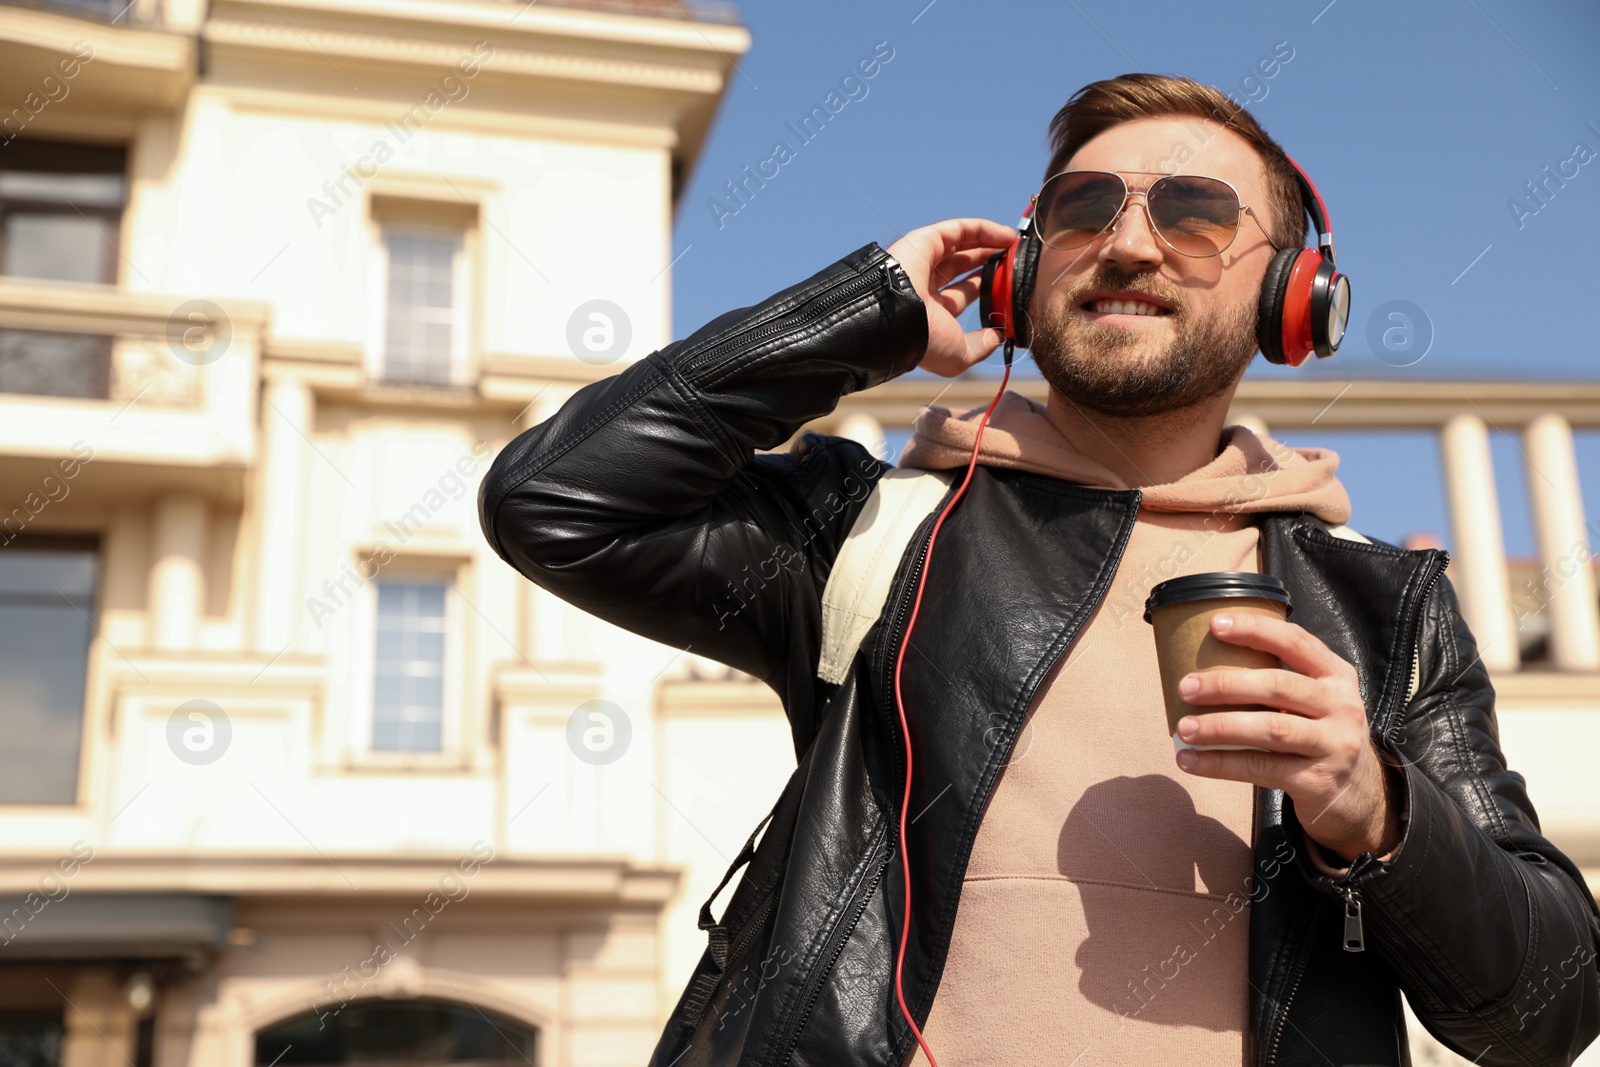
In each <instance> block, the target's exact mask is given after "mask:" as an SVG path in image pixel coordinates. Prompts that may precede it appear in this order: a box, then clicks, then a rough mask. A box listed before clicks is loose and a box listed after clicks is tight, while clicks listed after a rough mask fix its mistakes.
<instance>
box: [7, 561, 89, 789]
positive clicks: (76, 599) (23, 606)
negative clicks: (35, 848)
mask: <svg viewBox="0 0 1600 1067" xmlns="http://www.w3.org/2000/svg"><path fill="white" fill-rule="evenodd" d="M99 569H100V560H99V554H98V552H97V551H96V550H95V548H93V547H92V546H89V545H85V544H75V543H73V542H55V543H52V542H43V541H38V542H29V541H20V540H19V541H16V542H9V543H6V544H4V545H3V546H0V678H4V679H5V680H6V684H5V685H4V686H0V803H3V804H72V803H74V802H75V801H76V800H77V795H78V747H79V744H80V743H81V739H82V733H83V697H84V689H85V682H86V678H87V675H88V665H89V641H90V638H91V637H92V635H93V628H94V627H93V623H92V622H91V621H90V620H91V619H93V618H94V612H95V587H96V584H97V581H98V576H99Z"/></svg>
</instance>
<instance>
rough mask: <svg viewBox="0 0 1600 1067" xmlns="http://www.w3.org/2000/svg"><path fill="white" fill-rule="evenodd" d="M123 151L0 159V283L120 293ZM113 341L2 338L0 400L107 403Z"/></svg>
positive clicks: (24, 147)
mask: <svg viewBox="0 0 1600 1067" xmlns="http://www.w3.org/2000/svg"><path fill="white" fill-rule="evenodd" d="M125 166H126V159H125V154H124V152H123V150H122V149H120V148H103V147H99V146H95V145H76V144H56V143H53V142H50V141H27V140H18V141H13V142H10V143H8V144H7V145H6V146H5V151H4V152H0V274H8V275H13V276H17V277H24V278H45V279H50V280H53V281H64V282H90V283H104V284H109V283H113V282H115V281H116V279H117V242H118V241H119V240H121V231H122V205H123V200H124V198H125V195H126V189H125V186H126V179H125V177H124V169H125ZM110 384H111V338H110V337H107V336H104V335H100V334H87V333H51V332H46V331H41V330H0V392H6V393H33V394H36V395H41V396H83V397H100V398H104V397H106V396H108V395H110Z"/></svg>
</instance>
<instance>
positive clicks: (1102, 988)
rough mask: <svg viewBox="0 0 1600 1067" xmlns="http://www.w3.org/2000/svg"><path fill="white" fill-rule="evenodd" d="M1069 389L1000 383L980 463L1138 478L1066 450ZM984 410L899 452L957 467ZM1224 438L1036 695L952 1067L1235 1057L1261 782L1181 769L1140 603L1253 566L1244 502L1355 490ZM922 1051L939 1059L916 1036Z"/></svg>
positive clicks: (968, 945)
mask: <svg viewBox="0 0 1600 1067" xmlns="http://www.w3.org/2000/svg"><path fill="white" fill-rule="evenodd" d="M1060 403H1061V401H1060V400H1059V399H1058V398H1057V397H1055V395H1054V394H1052V396H1051V400H1050V402H1049V403H1048V404H1046V405H1043V406H1041V405H1039V404H1036V403H1034V402H1033V401H1030V400H1028V399H1027V398H1025V397H1023V396H1021V395H1019V394H1015V393H1007V394H1005V396H1004V397H1002V399H1001V401H1000V403H999V404H998V405H997V406H996V408H995V412H994V415H993V417H992V418H991V419H990V422H989V426H988V428H987V429H986V430H985V431H984V435H983V451H982V453H981V454H980V462H982V463H985V464H988V465H993V466H1001V467H1014V468H1019V469H1022V470H1028V471H1033V472H1035V473H1039V474H1044V475H1048V476H1051V477H1056V478H1061V479H1063V480H1065V481H1070V482H1074V483H1077V484H1081V485H1091V486H1104V487H1107V488H1115V489H1126V488H1128V486H1126V485H1125V484H1123V483H1122V482H1121V481H1120V480H1119V479H1118V478H1117V476H1116V475H1115V474H1113V473H1112V472H1111V471H1109V470H1107V469H1106V468H1104V467H1103V466H1101V465H1100V464H1098V463H1096V462H1094V461H1093V460H1091V459H1089V458H1088V457H1086V456H1084V455H1082V454H1081V453H1079V452H1077V451H1076V450H1075V449H1073V447H1072V446H1071V444H1070V443H1069V442H1068V441H1067V439H1066V438H1065V437H1064V436H1063V435H1062V433H1061V431H1060V430H1059V429H1057V426H1058V424H1059V420H1060V410H1059V409H1058V408H1057V407H1056V406H1055V405H1057V404H1060ZM982 413H983V409H982V408H979V409H976V410H974V411H970V412H966V413H964V414H960V415H953V414H951V413H950V412H948V411H945V410H944V409H942V408H928V409H925V410H924V411H923V413H922V415H921V416H919V417H918V419H917V423H916V428H915V433H914V435H913V437H912V440H911V442H910V444H909V445H908V446H907V448H906V451H905V453H904V455H903V456H902V458H901V465H902V466H906V467H920V468H924V469H934V470H940V469H946V468H950V467H960V466H965V464H966V463H967V460H968V457H969V456H970V455H971V452H972V443H973V439H974V437H975V436H976V430H977V421H978V418H979V417H980V416H981V415H982ZM1220 445H1221V447H1220V450H1219V452H1218V454H1217V457H1216V458H1215V459H1214V460H1212V461H1211V462H1210V463H1208V464H1206V465H1205V466H1203V467H1201V468H1199V469H1198V470H1195V471H1192V472H1191V473H1189V474H1187V475H1185V476H1184V477H1182V478H1180V479H1178V480H1177V481H1176V482H1172V483H1170V484H1168V485H1158V486H1146V487H1143V489H1142V493H1143V497H1142V506H1141V507H1140V510H1139V514H1138V519H1137V521H1136V522H1135V524H1134V529H1133V531H1132V534H1131V535H1130V537H1129V540H1128V545H1127V548H1126V550H1125V551H1124V554H1123V557H1122V561H1121V563H1120V565H1119V567H1118V570H1117V574H1116V577H1115V578H1114V580H1113V582H1112V586H1111V589H1110V590H1109V592H1108V593H1107V596H1106V598H1105V599H1104V601H1102V603H1101V605H1100V607H1099V608H1098V609H1097V611H1096V612H1095V614H1094V615H1093V616H1092V617H1091V618H1090V620H1089V622H1088V624H1087V625H1086V626H1085V628H1084V630H1083V631H1082V632H1081V633H1080V634H1079V635H1078V637H1077V639H1076V640H1075V641H1074V642H1073V645H1072V647H1071V648H1070V649H1069V650H1068V653H1067V655H1066V656H1065V657H1063V658H1062V660H1061V661H1060V662H1059V663H1058V664H1057V666H1056V669H1055V670H1054V671H1053V672H1052V673H1051V674H1050V676H1049V677H1047V678H1046V679H1045V683H1044V684H1043V685H1042V686H1041V687H1040V689H1039V693H1038V695H1037V696H1036V697H1035V699H1034V702H1033V705H1032V706H1031V707H1030V708H1029V711H1028V716H1027V719H1026V720H1025V722H1024V725H1023V728H1022V732H1021V734H1020V735H1019V736H1018V738H1017V743H1016V746H1015V748H1014V750H1013V752H1012V757H1011V761H1010V763H1009V764H1008V765H1007V767H1006V768H1005V769H1004V770H1003V771H1002V772H1001V775H1000V779H999V781H998V782H997V783H996V786H995V790H994V793H993V795H992V797H991V799H990V801H989V807H988V809H987V810H986V811H985V813H984V818H983V821H982V823H981V824H980V826H979V829H978V834H977V838H976V840H975V842H974V844H973V849H972V856H971V860H970V862H969V864H968V866H967V871H966V880H965V882H964V884H963V888H962V895H961V903H960V907H959V909H958V912H957V915H956V922H955V929H954V931H953V933H952V937H951V943H950V951H949V954H948V957H947V960H946V964H945V970H944V977H943V979H942V981H941V984H940V986H939V991H938V994H937V996H936V998H935V1000H934V1003H933V1007H932V1010H931V1012H930V1014H929V1016H928V1020H927V1025H926V1026H925V1027H924V1036H925V1037H926V1039H927V1041H928V1043H929V1046H930V1047H931V1048H932V1049H933V1052H934V1055H935V1056H937V1057H938V1059H939V1063H940V1064H941V1067H969V1065H976V1064H1005V1065H1013V1064H1014V1065H1029V1067H1033V1065H1042V1064H1056V1065H1060V1067H1067V1065H1073V1067H1091V1065H1108V1067H1110V1065H1116V1067H1123V1065H1128V1064H1184V1065H1185V1067H1238V1065H1239V1064H1242V1063H1243V1062H1244V1055H1245V1033H1246V1030H1247V1027H1248V1025H1249V996H1248V991H1249V985H1248V965H1247V948H1248V939H1249V928H1250V902H1251V898H1252V894H1254V898H1255V899H1257V900H1260V899H1263V897H1262V894H1263V893H1266V892H1271V889H1272V884H1271V881H1270V879H1269V878H1267V877H1263V876H1262V875H1261V873H1258V874H1257V876H1256V877H1254V878H1253V877H1252V870H1251V862H1252V848H1253V845H1254V842H1253V841H1252V829H1253V825H1254V820H1253V817H1252V810H1251V809H1252V801H1253V794H1252V787H1251V786H1250V785H1249V784H1248V783H1244V782H1229V781H1221V780H1217V779H1210V778H1197V777H1194V776H1191V775H1188V774H1185V773H1184V772H1183V771H1181V770H1179V769H1178V767H1177V764H1176V762H1175V761H1174V757H1173V745H1172V740H1171V738H1170V736H1169V735H1168V733H1167V728H1166V720H1165V717H1164V712H1163V710H1162V701H1161V687H1160V679H1159V675H1158V672H1157V667H1156V655H1155V642H1154V639H1153V636H1152V633H1151V630H1150V626H1149V625H1148V624H1147V623H1146V622H1145V621H1144V618H1143V611H1144V599H1145V597H1146V595H1147V594H1148V593H1149V591H1150V587H1151V586H1153V585H1155V584H1156V583H1157V582H1160V581H1163V580H1165V579H1167V578H1171V577H1174V576H1176V575H1180V574H1195V573H1199V572H1202V571H1220V570H1227V571H1259V570H1260V566H1259V560H1258V556H1257V531H1256V528H1255V526H1254V524H1253V522H1252V520H1251V519H1250V518H1248V516H1249V515H1250V514H1254V513H1260V512H1267V511H1296V510H1304V511H1309V512H1312V513H1314V514H1316V515H1317V516H1318V517H1320V518H1322V519H1324V520H1326V521H1327V522H1330V523H1343V522H1345V521H1346V520H1347V519H1348V518H1349V517H1350V500H1349V497H1348V496H1347V495H1346V493H1345V490H1344V487H1343V486H1342V485H1340V484H1339V481H1338V480H1337V479H1336V478H1335V477H1334V472H1335V470H1336V469H1337V468H1338V465H1339V458H1338V456H1336V455H1335V454H1334V453H1332V452H1330V451H1328V450H1326V449H1315V448H1303V449H1290V448H1288V447H1286V446H1284V445H1281V444H1279V443H1277V442H1275V441H1272V440H1270V439H1265V438H1260V437H1257V436H1256V435H1255V434H1253V433H1251V432H1250V431H1249V430H1248V429H1246V428H1244V427H1242V426H1230V427H1228V428H1227V429H1225V430H1224V431H1223V435H1222V439H1221V442H1220ZM1062 536H1071V532H1070V531H1063V532H1062ZM1283 858H1284V859H1287V854H1286V856H1285V857H1283ZM910 1062H911V1063H913V1064H917V1065H922V1067H927V1062H928V1061H927V1060H926V1058H925V1057H924V1056H923V1055H922V1053H921V1051H920V1050H915V1051H914V1052H913V1054H912V1059H911V1061H910Z"/></svg>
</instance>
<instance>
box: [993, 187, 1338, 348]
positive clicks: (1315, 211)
mask: <svg viewBox="0 0 1600 1067" xmlns="http://www.w3.org/2000/svg"><path fill="white" fill-rule="evenodd" d="M1284 158H1285V159H1288V158H1289V157H1287V156H1285V157H1284ZM1289 165H1290V166H1292V167H1294V173H1295V177H1296V178H1297V179H1298V182H1299V186H1300V199H1301V201H1302V202H1303V203H1304V205H1305V209H1306V213H1307V214H1308V215H1310V216H1311V222H1312V225H1313V226H1314V227H1315V228H1316V232H1317V247H1316V248H1285V249H1282V250H1280V251H1279V252H1278V254H1277V255H1275V256H1273V258H1272V262H1271V263H1269V264H1268V265H1267V271H1266V274H1265V275H1264V276H1263V277H1262V279H1261V297H1260V300H1259V302H1258V303H1257V304H1256V341H1257V342H1258V343H1259V344H1260V346H1261V354H1262V355H1263V356H1266V357H1267V359H1268V360H1270V361H1271V362H1273V363H1283V364H1288V365H1289V366H1291V367H1298V366H1300V364H1302V363H1304V362H1305V361H1306V357H1307V356H1309V355H1311V354H1312V353H1313V352H1315V353H1316V354H1317V357H1318V358H1319V359H1326V358H1327V357H1328V356H1331V355H1333V354H1334V353H1335V352H1337V351H1338V350H1339V344H1340V342H1341V341H1343V340H1344V331H1345V325H1346V323H1347V322H1348V321H1349V318H1350V280H1349V279H1348V278H1346V277H1345V276H1344V274H1343V273H1341V272H1340V271H1339V270H1337V269H1336V268H1335V267H1334V265H1333V230H1332V228H1331V227H1330V226H1329V225H1328V211H1327V208H1326V206H1325V205H1324V204H1323V202H1322V196H1321V194H1319V193H1318V192H1317V187H1316V186H1315V185H1313V184H1312V182H1311V178H1310V176H1309V175H1307V174H1306V172H1305V171H1304V170H1302V169H1301V167H1300V164H1298V163H1296V162H1295V161H1294V160H1292V159H1289ZM1032 213H1033V205H1031V204H1030V205H1029V206H1028V210H1027V211H1026V212H1024V213H1023V216H1022V221H1021V222H1020V223H1018V224H1017V239H1016V240H1015V241H1013V242H1012V244H1011V247H1010V248H1008V249H1007V250H1006V251H1004V252H996V253H995V254H994V255H993V256H990V257H989V261H988V262H987V263H985V264H984V267H983V282H982V286H981V288H980V290H979V295H978V314H979V317H980V321H981V322H983V324H984V325H986V326H992V327H994V328H995V329H997V330H1000V331H1001V332H1002V333H1003V334H1005V338H1006V340H1008V341H1011V342H1013V343H1015V344H1017V345H1020V346H1021V347H1023V348H1026V347H1028V343H1029V341H1030V340H1031V339H1032V338H1031V336H1030V331H1029V329H1028V321H1027V319H1028V300H1029V298H1030V297H1031V296H1032V295H1033V286H1034V282H1035V281H1036V280H1037V278H1038V272H1039V252H1040V249H1041V248H1043V244H1042V243H1041V242H1040V240H1039V237H1038V232H1037V231H1036V230H1035V229H1034V228H1033V226H1032V221H1033V220H1032V218H1031V216H1032Z"/></svg>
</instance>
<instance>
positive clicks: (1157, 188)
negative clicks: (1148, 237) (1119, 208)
mask: <svg viewBox="0 0 1600 1067" xmlns="http://www.w3.org/2000/svg"><path fill="white" fill-rule="evenodd" d="M1149 200H1150V218H1151V219H1152V220H1154V222H1155V225H1156V230H1157V231H1158V232H1159V233H1160V234H1161V237H1162V239H1164V240H1165V241H1166V242H1167V243H1168V244H1170V245H1171V246H1172V247H1173V248H1175V249H1177V250H1178V251H1179V252H1181V253H1183V254H1184V255H1186V256H1214V255H1216V254H1217V253H1218V252H1221V251H1222V250H1223V249H1224V248H1227V247H1228V245H1230V244H1232V243H1233V235H1234V233H1235V232H1237V231H1238V229H1239V212H1240V206H1239V197H1238V196H1237V195H1235V193H1234V191H1233V188H1232V187H1231V186H1229V185H1228V184H1226V183H1225V182H1220V181H1217V180H1216V179H1215V178H1202V177H1200V176H1198V175H1189V174H1183V175H1174V176H1172V177H1168V178H1162V179H1161V180H1160V181H1158V182H1156V183H1155V184H1154V185H1153V186H1151V187H1150V197H1149Z"/></svg>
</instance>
